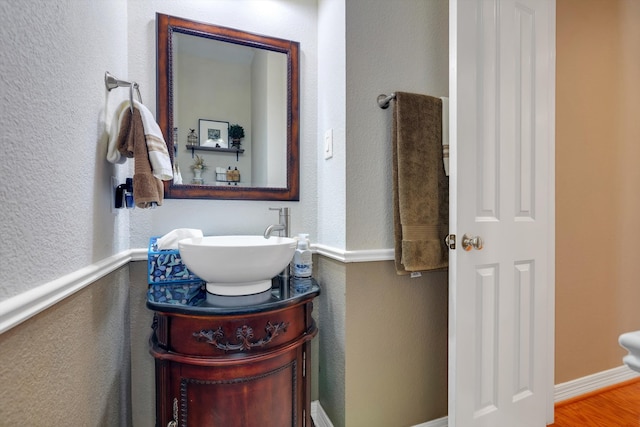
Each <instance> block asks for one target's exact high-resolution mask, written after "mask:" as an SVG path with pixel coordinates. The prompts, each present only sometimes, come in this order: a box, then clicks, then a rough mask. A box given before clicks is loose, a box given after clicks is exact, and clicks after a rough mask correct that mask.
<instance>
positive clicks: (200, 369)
mask: <svg viewBox="0 0 640 427" xmlns="http://www.w3.org/2000/svg"><path fill="white" fill-rule="evenodd" d="M317 294H318V292H310V293H308V294H305V295H303V296H298V297H296V298H288V299H285V300H283V301H280V300H278V301H271V302H269V303H267V304H262V305H261V306H258V307H250V308H248V309H247V310H244V312H243V309H242V308H238V309H219V310H216V309H206V308H205V309H202V308H198V309H195V310H191V309H189V310H187V309H185V310H175V311H174V312H169V311H161V310H159V308H161V307H158V305H153V304H148V306H149V307H150V308H152V309H154V311H155V315H154V323H153V333H152V335H151V339H150V345H151V349H150V352H151V354H152V355H153V357H154V358H155V366H156V368H155V370H156V426H159V427H160V426H162V427H165V426H169V425H170V426H180V427H187V426H192V427H288V426H291V427H311V426H312V425H313V424H312V421H311V414H310V401H311V396H310V393H311V378H310V369H307V367H308V366H310V362H311V339H312V338H313V337H314V336H315V335H316V333H317V328H316V325H315V322H314V320H313V318H312V317H311V312H312V310H313V303H312V300H313V298H314V297H315V296H316V295H317ZM170 423H174V424H170Z"/></svg>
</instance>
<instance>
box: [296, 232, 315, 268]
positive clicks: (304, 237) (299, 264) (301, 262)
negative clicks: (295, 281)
mask: <svg viewBox="0 0 640 427" xmlns="http://www.w3.org/2000/svg"><path fill="white" fill-rule="evenodd" d="M312 270H313V261H312V258H311V249H309V235H308V234H298V247H297V248H296V251H295V252H294V254H293V276H294V277H311V273H312V272H313V271H312Z"/></svg>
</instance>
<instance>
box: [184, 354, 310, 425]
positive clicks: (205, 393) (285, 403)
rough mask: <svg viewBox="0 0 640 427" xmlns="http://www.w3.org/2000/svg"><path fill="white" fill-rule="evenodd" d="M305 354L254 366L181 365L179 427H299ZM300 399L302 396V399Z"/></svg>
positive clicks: (284, 357) (289, 355) (279, 358)
mask: <svg viewBox="0 0 640 427" xmlns="http://www.w3.org/2000/svg"><path fill="white" fill-rule="evenodd" d="M301 352H302V349H301V347H298V348H297V349H293V350H290V351H288V352H286V353H284V354H282V355H280V356H278V357H275V358H272V359H268V360H264V361H261V362H254V363H252V364H247V365H241V366H237V365H236V366H227V367H215V368H212V367H203V366H194V365H184V364H181V365H178V366H176V367H175V369H174V373H175V376H174V378H175V380H176V382H177V383H178V384H179V390H180V396H179V399H178V402H179V408H180V423H179V425H180V426H209V427H286V426H291V427H298V426H302V425H303V424H302V412H301V411H299V409H300V405H299V404H300V403H302V402H298V400H299V399H300V397H301V396H302V394H301V393H300V388H301V387H303V386H302V381H300V380H301V377H302V369H301V366H300V363H299V360H302V357H301ZM299 396H300V397H299Z"/></svg>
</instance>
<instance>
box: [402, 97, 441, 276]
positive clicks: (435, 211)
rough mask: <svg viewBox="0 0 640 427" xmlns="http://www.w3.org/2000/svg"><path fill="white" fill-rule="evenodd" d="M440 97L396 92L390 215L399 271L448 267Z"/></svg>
mask: <svg viewBox="0 0 640 427" xmlns="http://www.w3.org/2000/svg"><path fill="white" fill-rule="evenodd" d="M441 138H442V100H441V99H440V98H434V97H431V96H426V95H416V94H411V93H405V92H396V101H395V106H394V110H393V141H392V142H393V205H394V209H393V219H394V232H395V263H396V272H397V273H398V274H409V273H411V272H417V271H426V270H437V269H442V268H446V267H448V264H449V250H448V248H447V246H446V245H445V243H444V239H445V237H446V236H447V234H448V233H449V180H448V178H447V176H446V175H445V172H444V166H443V163H442V140H441Z"/></svg>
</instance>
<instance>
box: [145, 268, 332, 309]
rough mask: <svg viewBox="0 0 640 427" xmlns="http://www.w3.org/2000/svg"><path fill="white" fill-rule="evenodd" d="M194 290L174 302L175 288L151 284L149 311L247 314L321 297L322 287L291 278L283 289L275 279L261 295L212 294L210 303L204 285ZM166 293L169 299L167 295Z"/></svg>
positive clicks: (308, 281)
mask: <svg viewBox="0 0 640 427" xmlns="http://www.w3.org/2000/svg"><path fill="white" fill-rule="evenodd" d="M183 286H184V285H183ZM194 289H195V291H194V294H193V295H192V297H190V298H189V299H181V300H173V299H172V297H171V292H172V286H171V285H155V284H154V285H150V286H149V292H148V293H147V308H149V309H150V310H153V311H158V312H164V313H177V314H185V315H191V316H216V315H235V314H238V315H244V314H253V313H261V312H265V311H270V310H276V309H280V308H283V307H288V306H290V305H294V304H297V303H299V302H301V301H304V300H306V299H311V298H314V297H316V296H318V295H319V294H320V286H318V283H317V282H316V280H315V279H313V278H308V279H298V278H294V277H291V278H290V281H289V285H288V286H282V283H281V279H280V278H279V277H275V278H274V279H273V287H272V288H271V290H270V291H266V292H263V293H262V294H258V295H248V296H239V297H218V296H213V297H212V295H211V294H209V300H207V292H206V290H205V289H204V286H200V284H198V283H196V284H195V288H194ZM165 293H166V294H167V295H168V297H165V296H164V294H165Z"/></svg>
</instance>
